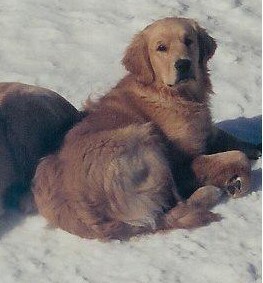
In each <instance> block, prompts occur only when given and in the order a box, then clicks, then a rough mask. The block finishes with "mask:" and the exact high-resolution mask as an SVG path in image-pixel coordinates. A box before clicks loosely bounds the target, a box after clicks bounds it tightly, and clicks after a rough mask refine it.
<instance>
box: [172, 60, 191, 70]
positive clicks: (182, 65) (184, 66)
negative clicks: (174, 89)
mask: <svg viewBox="0 0 263 283" xmlns="http://www.w3.org/2000/svg"><path fill="white" fill-rule="evenodd" d="M174 66H175V68H176V70H177V71H179V72H182V73H187V72H189V71H190V68H191V61H190V60H188V59H179V60H178V61H176V62H175V64H174Z"/></svg>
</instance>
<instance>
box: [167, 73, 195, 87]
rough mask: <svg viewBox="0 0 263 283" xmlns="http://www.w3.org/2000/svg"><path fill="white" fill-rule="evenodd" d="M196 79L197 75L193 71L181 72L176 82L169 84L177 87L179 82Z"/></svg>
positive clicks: (183, 82)
mask: <svg viewBox="0 0 263 283" xmlns="http://www.w3.org/2000/svg"><path fill="white" fill-rule="evenodd" d="M193 80H195V76H194V74H193V73H192V72H189V73H179V74H178V76H177V79H176V81H175V83H174V84H168V85H167V86H168V87H175V86H176V85H179V84H185V83H188V82H189V81H193Z"/></svg>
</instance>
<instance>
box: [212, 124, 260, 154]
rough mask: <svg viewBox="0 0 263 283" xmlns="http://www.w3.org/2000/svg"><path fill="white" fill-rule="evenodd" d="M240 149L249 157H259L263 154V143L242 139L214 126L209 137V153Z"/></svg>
mask: <svg viewBox="0 0 263 283" xmlns="http://www.w3.org/2000/svg"><path fill="white" fill-rule="evenodd" d="M229 150H240V151H242V152H244V153H245V154H246V155H247V157H248V158H249V159H258V158H259V157H260V156H261V154H262V145H261V144H258V145H255V144H251V143H248V142H244V141H241V140H240V139H238V138H236V137H234V136H233V135H231V134H229V133H227V132H225V131H223V130H221V129H218V128H216V127H215V126H213V128H212V133H211V135H210V136H209V137H208V139H207V152H206V153H207V154H213V153H218V152H225V151H229Z"/></svg>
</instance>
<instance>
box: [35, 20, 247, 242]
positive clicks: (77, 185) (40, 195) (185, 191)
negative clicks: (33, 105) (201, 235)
mask: <svg viewBox="0 0 263 283" xmlns="http://www.w3.org/2000/svg"><path fill="white" fill-rule="evenodd" d="M215 49H216V43H215V41H214V39H213V38H212V37H210V36H209V35H208V34H207V32H206V31H205V30H204V29H203V28H201V27H199V25H198V24H197V23H196V22H194V21H193V20H189V19H183V18H166V19H163V20H159V21H157V22H155V23H153V24H152V25H150V26H148V27H147V28H146V29H145V30H144V31H142V32H141V33H139V34H138V35H136V36H135V38H134V40H133V42H132V43H131V45H130V46H129V47H128V49H127V51H126V54H125V56H124V59H123V64H124V66H125V67H126V69H127V70H128V71H129V74H128V75H127V76H126V77H125V78H124V79H123V80H121V81H120V82H119V83H118V85H117V86H116V87H115V88H113V89H112V90H111V91H110V93H108V94H107V95H106V96H105V97H103V98H101V99H100V101H99V102H98V103H92V102H89V103H88V104H87V109H88V112H89V116H88V117H87V118H86V119H84V120H83V121H82V122H80V123H79V124H78V125H77V126H75V127H74V128H73V129H72V130H70V131H69V133H68V134H67V135H66V137H65V140H64V144H63V146H62V148H61V149H60V150H59V152H57V153H56V154H53V155H50V156H49V157H47V158H45V159H44V160H43V161H42V162H41V163H40V165H39V166H38V168H37V172H36V175H35V179H34V189H33V191H34V195H35V200H36V203H37V206H38V208H39V211H40V213H41V214H42V215H43V216H45V217H46V218H47V219H48V220H49V222H50V223H52V224H54V225H55V226H58V227H61V228H62V229H64V230H66V231H68V232H70V233H74V234H77V235H80V236H81V237H86V238H99V239H110V238H117V239H123V238H127V237H130V236H132V235H135V234H139V233H146V232H152V231H156V230H164V229H173V228H193V227H197V226H200V225H205V224H207V223H209V222H211V221H216V220H218V219H219V217H218V215H215V214H213V213H212V212H210V211H209V209H210V208H211V207H212V206H213V205H215V204H216V203H217V202H218V201H219V200H220V198H221V196H222V191H224V190H225V191H228V192H229V193H230V194H231V195H234V196H235V197H237V196H241V195H243V194H244V193H246V192H247V191H248V189H249V175H250V163H249V161H248V159H247V157H246V156H245V155H244V154H243V153H241V152H240V151H231V152H226V153H221V154H214V155H209V156H204V155H203V154H204V153H205V152H206V151H207V150H208V149H207V139H208V138H209V139H210V140H211V141H212V142H211V143H210V149H209V150H210V152H211V153H212V152H216V151H217V148H216V147H213V144H214V143H213V139H214V138H213V132H214V130H213V126H212V122H211V115H210V110H209V95H210V93H211V92H212V89H211V83H210V80H209V75H208V71H207V61H208V60H209V59H210V58H211V57H212V56H213V54H214V52H215ZM217 135H220V133H217ZM223 135H225V133H224V134H223ZM227 138H229V136H227ZM203 186H205V187H203ZM219 188H220V189H219ZM222 189H223V190H222ZM195 190H196V191H195ZM194 191H195V192H194ZM193 192H194V194H193ZM189 196H191V197H190V198H189ZM182 197H183V198H186V199H187V200H186V201H183V199H182Z"/></svg>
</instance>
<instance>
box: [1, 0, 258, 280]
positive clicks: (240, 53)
mask: <svg viewBox="0 0 263 283" xmlns="http://www.w3.org/2000/svg"><path fill="white" fill-rule="evenodd" d="M166 16H184V17H191V18H195V19H196V20H198V22H199V23H200V24H201V25H202V26H204V27H206V28H207V30H208V31H209V33H210V34H211V35H212V36H213V37H215V38H216V40H217V43H218V49H217V51H216V54H215V56H214V58H213V59H212V61H211V63H210V69H211V75H212V76H211V78H212V82H213V85H214V91H215V93H216V94H215V95H214V96H213V98H212V111H213V117H214V120H215V121H217V122H219V121H221V123H220V124H219V125H220V127H222V128H224V129H226V130H229V131H231V132H233V133H235V134H236V135H238V136H240V137H242V138H244V139H247V140H250V141H252V142H259V141H261V135H260V132H261V1H260V0H253V1H251V0H220V1H218V0H210V1H206V0H200V1H195V0H186V1H182V0H140V1H137V0H134V1H132V0H126V1H122V0H111V1H106V0H100V1H98V0H97V1H96V0H86V1H82V0H74V1H70V0H64V1H62V0H53V1H51V0H23V1H20V0H9V1H1V2H0V35H1V44H0V66H1V68H0V78H1V81H20V82H24V83H30V84H36V85H40V86H44V87H48V88H51V89H53V90H55V91H57V92H58V93H60V94H62V95H63V96H64V97H66V98H67V99H68V100H69V101H71V102H72V103H73V104H74V105H75V106H77V107H80V106H81V104H82V103H83V101H84V100H85V99H86V98H87V97H88V94H92V96H95V97H96V96H97V95H101V94H103V93H105V91H107V90H108V89H110V87H111V86H114V84H115V83H116V82H117V81H118V80H119V79H120V78H121V77H122V76H123V75H124V73H125V71H124V69H123V67H122V66H121V64H120V60H121V58H122V55H123V51H124V49H125V47H126V46H127V44H128V43H129V41H130V39H131V37H132V35H133V34H134V33H136V32H137V31H139V30H141V29H143V28H144V27H145V26H146V25H147V24H149V23H151V22H152V21H153V20H156V19H159V18H162V17H166ZM252 181H253V184H252V193H250V194H249V195H248V196H246V197H244V198H242V199H235V200H233V199H232V200H229V201H227V202H225V203H222V204H220V205H218V206H217V207H216V208H215V211H216V212H219V213H221V214H222V216H223V220H222V221H221V222H219V223H213V224H211V225H210V226H208V227H203V228H200V229H197V230H194V231H185V230H177V231H172V232H170V233H167V234H156V235H151V236H144V237H140V238H135V239H132V240H131V241H129V242H119V241H112V242H108V243H101V242H99V241H97V240H86V239H81V238H79V237H77V236H74V235H70V234H68V233H66V232H64V231H62V230H59V229H51V228H50V227H49V226H48V225H47V223H46V221H45V220H44V219H43V218H42V217H41V216H38V215H36V216H24V215H21V214H19V213H17V212H12V211H10V212H8V213H7V214H6V215H5V216H4V217H3V218H2V219H1V220H0V225H1V226H0V274H1V279H0V280H1V282H2V283H9V282H18V283H20V282H21V283H31V282H32V283H33V282H39V283H42V282H43V283H46V282H58V283H60V282H63V283H66V282H76V283H78V282H92V283H104V282H105V283H117V282H120V283H122V282H126V283H136V282H138V283H147V282H149V283H150V282H151V283H157V282H158V283H159V282H164V283H170V282H171V283H176V282H178V283H179V282H181V283H185V282H188V283H192V282H195V283H204V282H207V283H222V282H224V283H252V282H258V283H259V282H261V214H262V211H261V188H262V186H261V161H257V162H256V163H255V164H254V166H253V178H252Z"/></svg>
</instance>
